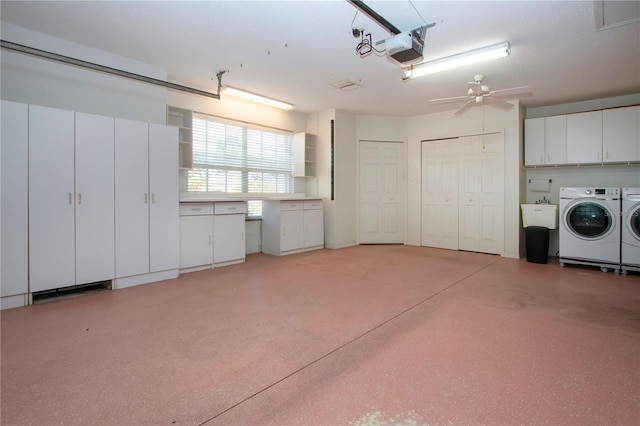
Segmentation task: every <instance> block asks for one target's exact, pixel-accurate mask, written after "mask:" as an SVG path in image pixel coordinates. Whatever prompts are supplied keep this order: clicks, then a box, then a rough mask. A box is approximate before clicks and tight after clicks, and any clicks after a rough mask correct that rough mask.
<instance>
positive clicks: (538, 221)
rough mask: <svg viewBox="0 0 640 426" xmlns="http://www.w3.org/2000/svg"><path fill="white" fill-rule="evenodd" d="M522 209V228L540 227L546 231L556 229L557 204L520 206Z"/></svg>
mask: <svg viewBox="0 0 640 426" xmlns="http://www.w3.org/2000/svg"><path fill="white" fill-rule="evenodd" d="M520 207H521V208H522V226H524V227H525V228H526V227H528V226H542V227H544V228H548V229H556V228H557V227H558V205H557V204H520Z"/></svg>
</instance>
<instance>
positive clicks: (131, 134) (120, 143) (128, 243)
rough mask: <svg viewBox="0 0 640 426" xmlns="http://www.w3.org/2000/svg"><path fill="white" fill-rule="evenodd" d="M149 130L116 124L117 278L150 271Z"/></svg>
mask: <svg viewBox="0 0 640 426" xmlns="http://www.w3.org/2000/svg"><path fill="white" fill-rule="evenodd" d="M148 152H149V127H148V125H147V123H142V122H138V121H131V120H124V119H116V122H115V167H116V168H117V169H118V173H117V174H116V180H115V191H116V192H115V196H116V199H115V224H116V227H115V244H116V277H118V278H120V277H128V276H134V275H140V274H146V273H148V272H149V154H148Z"/></svg>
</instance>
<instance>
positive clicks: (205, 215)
mask: <svg viewBox="0 0 640 426" xmlns="http://www.w3.org/2000/svg"><path fill="white" fill-rule="evenodd" d="M212 265H213V203H182V204H180V269H181V270H183V271H184V272H189V271H197V270H200V269H207V268H211V266H212Z"/></svg>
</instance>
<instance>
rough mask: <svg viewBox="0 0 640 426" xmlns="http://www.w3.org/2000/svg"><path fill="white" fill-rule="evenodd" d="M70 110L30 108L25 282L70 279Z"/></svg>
mask: <svg viewBox="0 0 640 426" xmlns="http://www.w3.org/2000/svg"><path fill="white" fill-rule="evenodd" d="M73 151H74V114H73V112H72V111H66V110H59V109H54V108H47V107H41V106H35V105H31V106H30V108H29V276H30V277H29V284H30V290H31V291H32V292H34V291H41V290H49V289H53V288H58V287H66V286H69V285H74V284H75V283H76V279H75V241H74V234H75V212H74V204H75V196H74V194H75V182H74V152H73Z"/></svg>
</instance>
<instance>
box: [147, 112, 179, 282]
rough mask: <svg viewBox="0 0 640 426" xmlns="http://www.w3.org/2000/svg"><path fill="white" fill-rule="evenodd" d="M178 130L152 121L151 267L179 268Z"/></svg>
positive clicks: (150, 171) (150, 134)
mask: <svg viewBox="0 0 640 426" xmlns="http://www.w3.org/2000/svg"><path fill="white" fill-rule="evenodd" d="M177 140H178V132H177V131H176V129H175V128H173V127H168V126H163V125H159V124H153V123H152V124H149V192H150V194H151V195H150V204H149V246H150V253H149V270H150V271H151V272H157V271H166V270H171V269H177V268H178V262H179V250H180V248H179V236H178V234H179V229H178V208H179V205H178V202H179V200H178V198H179V191H178V177H177V176H176V173H175V171H176V170H177V169H178V150H177V147H176V141H177Z"/></svg>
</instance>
